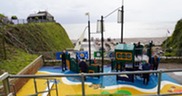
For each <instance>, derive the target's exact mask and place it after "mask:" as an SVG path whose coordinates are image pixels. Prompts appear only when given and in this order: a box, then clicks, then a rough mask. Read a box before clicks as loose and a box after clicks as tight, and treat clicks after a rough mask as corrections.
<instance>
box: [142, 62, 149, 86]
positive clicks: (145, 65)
mask: <svg viewBox="0 0 182 96" xmlns="http://www.w3.org/2000/svg"><path fill="white" fill-rule="evenodd" d="M150 67H151V66H150V64H149V63H148V61H146V62H145V64H143V66H142V70H144V71H147V70H150ZM149 79H150V73H144V74H143V84H145V85H148V82H149Z"/></svg>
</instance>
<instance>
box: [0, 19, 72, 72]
mask: <svg viewBox="0 0 182 96" xmlns="http://www.w3.org/2000/svg"><path fill="white" fill-rule="evenodd" d="M3 33H4V37H5V39H4V43H5V48H4V47H2V46H1V47H0V57H1V58H0V73H2V72H4V71H7V72H9V73H11V74H16V73H18V72H19V71H20V70H21V69H23V68H24V67H25V66H26V65H28V64H29V63H30V62H32V61H33V60H34V59H35V58H37V57H38V55H37V54H38V53H39V52H53V51H54V52H55V51H62V50H63V49H65V48H72V47H73V44H72V42H71V40H70V39H69V37H68V35H67V33H66V32H65V30H64V28H63V27H62V26H61V25H60V24H58V23H54V22H49V23H28V24H18V25H12V24H8V25H6V26H3V27H1V29H0V37H1V40H0V42H1V44H3ZM3 49H5V52H6V54H4V50H3ZM5 55H6V58H4V56H5ZM3 58H4V59H3Z"/></svg>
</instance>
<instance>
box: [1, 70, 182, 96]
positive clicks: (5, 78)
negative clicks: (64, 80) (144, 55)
mask: <svg viewBox="0 0 182 96" xmlns="http://www.w3.org/2000/svg"><path fill="white" fill-rule="evenodd" d="M169 72H182V69H173V70H152V71H131V72H112V73H92V74H90V73H81V74H65V75H10V74H8V73H4V74H3V75H1V76H0V81H3V84H4V89H5V92H6V94H10V85H9V81H8V79H10V78H19V79H20V78H34V83H35V84H36V80H35V79H40V78H44V79H46V78H50V77H52V78H58V77H81V85H82V96H86V94H85V86H84V84H85V81H84V78H85V76H109V75H124V74H143V73H158V87H157V94H152V95H148V94H147V95H148V96H167V95H182V93H172V94H161V92H160V89H161V75H162V73H169ZM35 92H37V88H36V87H35ZM46 92H47V91H46ZM37 93H39V92H37ZM37 93H35V94H37ZM57 94H58V93H57ZM141 95H142V94H141Z"/></svg>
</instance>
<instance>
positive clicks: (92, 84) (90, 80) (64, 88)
mask: <svg viewBox="0 0 182 96" xmlns="http://www.w3.org/2000/svg"><path fill="white" fill-rule="evenodd" d="M104 72H106V73H108V72H110V67H106V66H105V67H104ZM39 74H73V72H70V71H66V72H64V73H63V72H62V71H61V68H60V67H42V68H41V69H40V70H39V71H38V72H37V73H36V75H39ZM157 78H158V77H157V76H155V75H152V74H151V75H150V82H149V84H148V85H144V84H143V81H142V78H140V76H136V77H135V82H134V83H132V82H127V81H122V80H119V81H117V80H116V76H101V77H100V78H98V77H87V78H86V82H85V93H86V95H91V96H92V95H100V94H125V95H144V94H145V95H147V94H156V93H157V84H158V83H157V82H158V81H157ZM50 79H52V80H49V85H50V86H51V87H50V88H52V89H55V87H56V86H55V85H54V83H58V85H57V87H58V95H59V96H79V95H81V94H82V87H81V82H80V81H81V79H80V77H68V78H65V77H63V78H56V80H53V78H50ZM54 79H55V78H54ZM36 82H37V89H38V92H41V91H45V90H47V89H48V88H47V80H46V79H41V78H40V79H36ZM173 92H182V85H180V84H178V82H176V81H175V80H174V79H172V78H171V77H169V76H168V75H167V74H162V82H161V94H166V93H173ZM31 94H35V89H34V80H33V79H30V80H29V81H28V82H27V83H26V84H25V85H24V86H23V88H22V89H21V90H20V91H19V92H18V93H17V96H24V95H31ZM47 94H48V93H44V94H39V95H38V96H47ZM50 94H51V96H56V91H55V90H52V91H51V93H50Z"/></svg>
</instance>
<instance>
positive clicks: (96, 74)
mask: <svg viewBox="0 0 182 96" xmlns="http://www.w3.org/2000/svg"><path fill="white" fill-rule="evenodd" d="M168 72H182V69H170V70H166V69H163V70H150V71H128V72H127V71H125V72H111V73H91V74H90V73H80V74H64V75H63V74H61V75H9V78H46V77H77V76H82V75H84V76H103V75H124V74H139V73H142V74H143V73H168Z"/></svg>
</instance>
